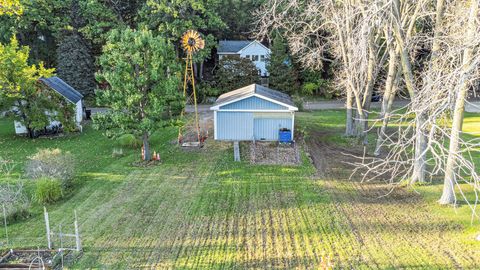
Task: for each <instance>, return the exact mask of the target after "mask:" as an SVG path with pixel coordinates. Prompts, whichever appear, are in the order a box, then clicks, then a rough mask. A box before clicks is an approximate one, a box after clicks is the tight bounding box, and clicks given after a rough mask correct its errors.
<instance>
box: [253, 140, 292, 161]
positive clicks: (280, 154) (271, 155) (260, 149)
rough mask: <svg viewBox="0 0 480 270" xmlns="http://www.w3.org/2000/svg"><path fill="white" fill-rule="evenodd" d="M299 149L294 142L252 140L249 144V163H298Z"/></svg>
mask: <svg viewBox="0 0 480 270" xmlns="http://www.w3.org/2000/svg"><path fill="white" fill-rule="evenodd" d="M299 153H300V151H299V149H298V145H297V144H296V143H293V142H292V143H289V144H282V143H278V142H259V141H256V142H252V143H251V144H250V163H252V164H270V165H298V164H300V163H301V160H300V154H299Z"/></svg>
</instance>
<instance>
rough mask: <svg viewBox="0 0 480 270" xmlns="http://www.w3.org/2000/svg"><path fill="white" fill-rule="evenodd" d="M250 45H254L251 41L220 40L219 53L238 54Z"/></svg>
mask: <svg viewBox="0 0 480 270" xmlns="http://www.w3.org/2000/svg"><path fill="white" fill-rule="evenodd" d="M250 43H252V41H251V40H220V42H219V43H218V48H217V53H237V52H238V51H240V50H241V49H243V48H245V47H247V46H248V45H249V44H250Z"/></svg>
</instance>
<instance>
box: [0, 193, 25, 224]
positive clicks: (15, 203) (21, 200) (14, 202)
mask: <svg viewBox="0 0 480 270" xmlns="http://www.w3.org/2000/svg"><path fill="white" fill-rule="evenodd" d="M0 205H2V206H3V205H4V206H5V210H6V214H7V218H8V219H12V220H17V219H20V218H23V217H26V216H28V208H29V207H30V200H29V199H28V197H27V196H26V195H25V192H24V191H23V185H22V184H18V185H9V184H4V185H0ZM1 212H3V209H2V207H0V213H1Z"/></svg>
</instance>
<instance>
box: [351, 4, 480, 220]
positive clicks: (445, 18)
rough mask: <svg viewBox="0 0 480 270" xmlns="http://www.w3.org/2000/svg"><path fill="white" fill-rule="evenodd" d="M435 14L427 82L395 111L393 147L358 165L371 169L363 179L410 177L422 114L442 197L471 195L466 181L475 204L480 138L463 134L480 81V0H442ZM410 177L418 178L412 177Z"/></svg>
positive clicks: (387, 144)
mask: <svg viewBox="0 0 480 270" xmlns="http://www.w3.org/2000/svg"><path fill="white" fill-rule="evenodd" d="M432 14H435V19H434V21H435V27H434V33H433V34H432V35H431V37H430V38H429V39H430V40H429V41H430V43H431V44H432V53H431V57H430V59H429V61H428V63H427V65H426V67H425V69H424V70H422V73H421V75H422V78H423V80H422V83H421V84H417V85H419V87H418V88H417V89H418V90H416V93H415V96H414V98H413V99H412V102H411V104H410V106H409V107H408V109H407V112H406V113H396V114H392V115H393V116H392V117H391V119H394V120H393V121H394V122H395V124H397V126H398V128H397V129H396V131H394V132H392V133H390V134H388V135H387V136H386V140H385V141H384V143H382V144H383V145H384V146H385V149H388V150H387V151H388V152H387V154H386V156H384V157H382V158H372V159H370V160H369V162H364V163H363V164H361V163H360V162H359V163H358V164H357V166H358V167H357V168H359V170H361V169H360V168H362V169H366V171H363V173H364V179H374V178H377V177H382V178H386V179H388V180H389V181H390V182H391V183H394V184H398V183H399V182H400V181H407V180H409V175H411V174H412V173H414V169H415V168H414V167H413V166H412V165H411V164H414V163H415V161H416V158H417V156H416V155H415V154H413V153H412V151H411V149H412V148H415V147H416V138H417V136H416V135H417V132H418V129H419V121H418V116H422V117H424V118H422V119H421V130H422V131H421V132H422V133H423V134H424V135H425V137H426V140H425V142H426V143H425V145H424V148H423V149H424V153H427V152H428V153H430V155H429V156H428V158H427V155H425V161H426V162H427V163H429V164H431V168H430V169H429V171H428V174H429V175H431V176H435V175H445V179H444V190H443V195H442V197H441V199H440V200H439V202H440V203H441V204H454V203H455V202H456V200H457V198H456V195H455V190H457V191H458V192H459V193H460V194H462V196H463V199H464V200H467V197H466V196H465V195H463V191H462V188H461V184H462V183H466V184H468V185H470V186H471V189H472V190H473V191H474V193H475V200H474V202H473V204H472V207H475V206H476V202H477V198H478V197H477V196H478V195H477V193H478V191H479V187H480V186H479V176H478V174H477V172H476V169H475V163H474V162H473V159H472V156H471V153H472V152H473V151H477V152H478V150H477V147H478V143H479V142H478V139H469V138H471V137H468V136H460V135H461V130H462V122H463V111H464V104H465V100H466V96H467V93H468V89H470V88H471V87H474V86H476V84H477V83H476V82H477V79H478V67H479V63H480V53H479V48H480V27H479V22H478V0H470V1H451V2H446V3H445V2H444V1H443V0H438V1H437V3H436V7H435V11H434V12H432ZM464 14H468V16H464ZM407 64H408V63H407ZM412 115H414V116H416V117H415V118H412V117H411V116H412ZM450 123H452V124H451V125H450ZM409 182H410V184H413V183H414V181H413V179H410V181H409ZM455 187H457V188H455ZM467 201H468V200H467ZM473 213H475V211H474V212H473Z"/></svg>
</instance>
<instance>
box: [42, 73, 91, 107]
mask: <svg viewBox="0 0 480 270" xmlns="http://www.w3.org/2000/svg"><path fill="white" fill-rule="evenodd" d="M40 81H41V82H43V83H44V84H45V85H47V86H48V87H50V88H52V89H53V90H55V91H56V92H57V93H59V94H60V95H62V96H63V97H65V98H66V99H68V100H69V101H70V102H72V103H73V104H76V103H77V102H78V101H79V100H81V99H82V98H83V95H82V94H80V93H79V92H78V91H77V90H75V89H73V87H71V86H70V85H69V84H67V83H66V82H64V81H63V80H62V79H60V78H59V77H56V76H54V77H50V78H41V79H40Z"/></svg>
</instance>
